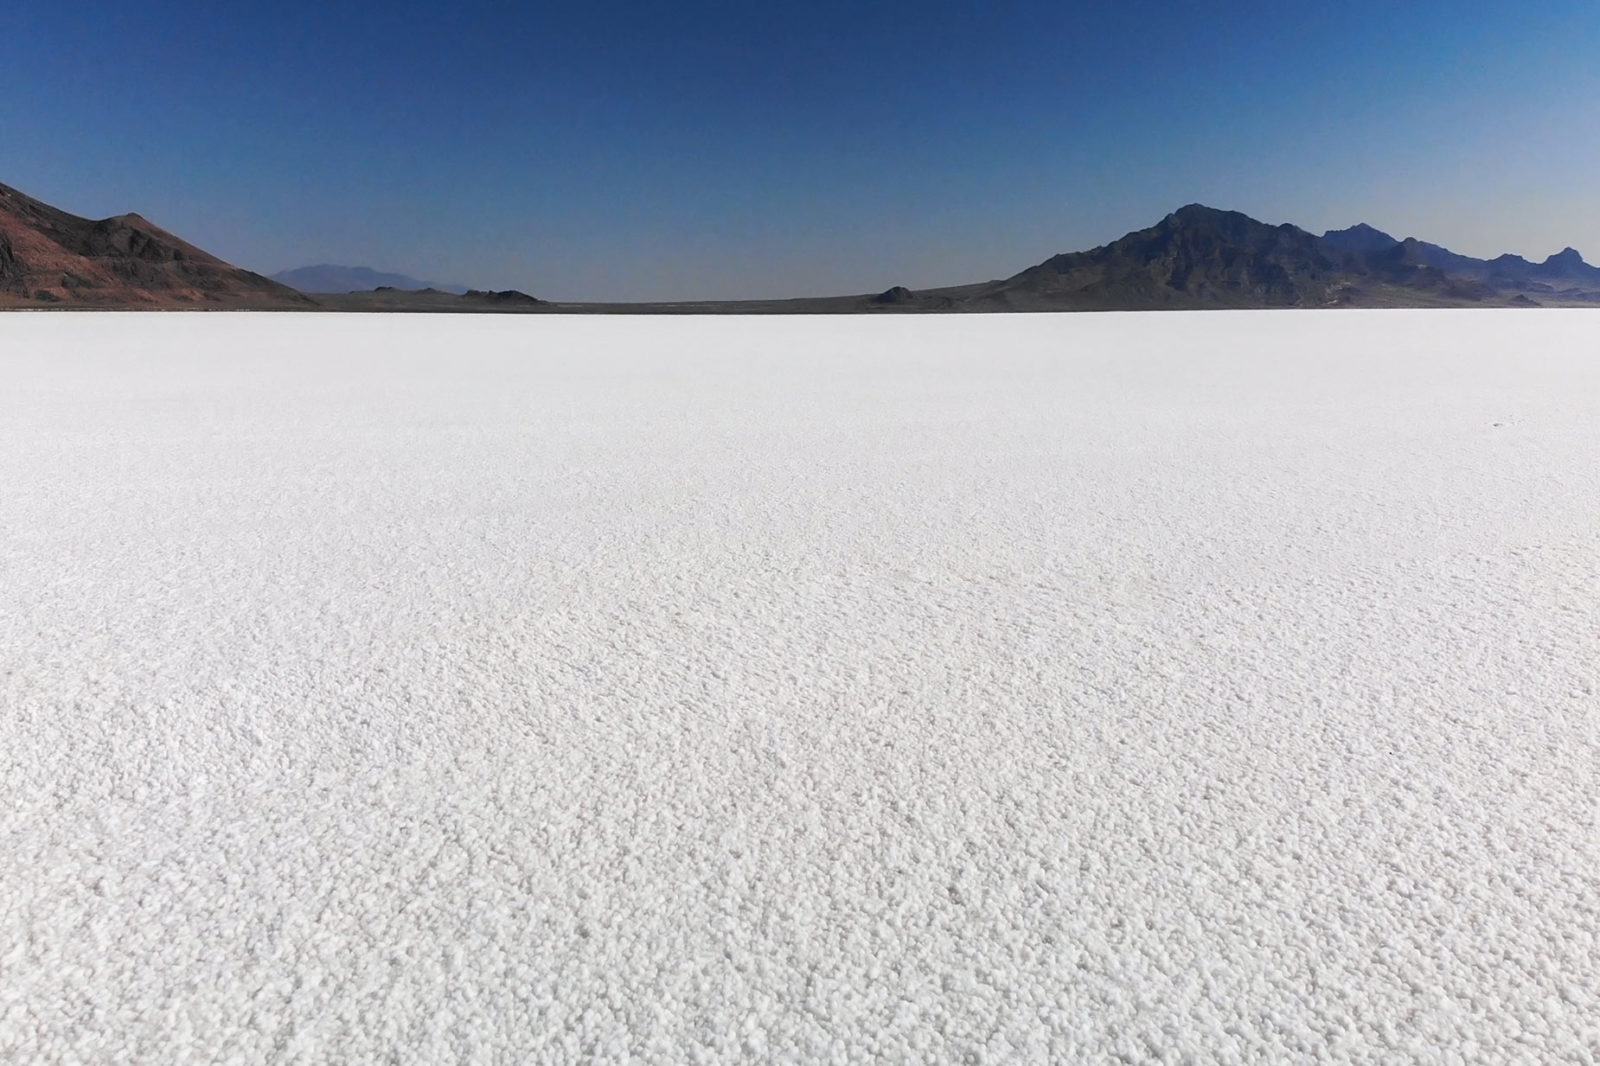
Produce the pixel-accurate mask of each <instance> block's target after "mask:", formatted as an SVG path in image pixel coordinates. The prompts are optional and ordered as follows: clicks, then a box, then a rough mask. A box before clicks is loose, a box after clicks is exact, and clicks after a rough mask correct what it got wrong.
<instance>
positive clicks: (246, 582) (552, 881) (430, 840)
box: [0, 312, 1600, 1063]
mask: <svg viewBox="0 0 1600 1066" xmlns="http://www.w3.org/2000/svg"><path fill="white" fill-rule="evenodd" d="M0 377H3V381H4V386H3V388H0V485H3V486H4V491H3V492H0V589H3V594H0V595H3V599H0V707H3V714H0V770H3V775H0V800H3V803H0V850H3V854H4V855H5V859H4V860H3V863H0V1060H4V1061H7V1062H18V1063H20V1062H82V1063H101V1062H141V1063H142V1062H151V1063H154V1062H162V1063H166V1062H179V1061H216V1062H236V1063H269V1062H270V1063H284V1062H304V1063H321V1062H330V1063H331V1062H340V1063H344V1062H377V1061H383V1062H417V1063H424V1062H426V1063H432V1062H441V1061H460V1062H485V1063H490V1062H494V1063H499V1062H506V1063H510V1062H548V1063H567V1062H587V1061H623V1060H627V1061H638V1062H662V1063H680V1062H690V1061H701V1062H735V1061H751V1062H852V1061H860V1062H866V1061H874V1062H877V1061H883V1062H897V1061H899V1062H915V1063H926V1062H958V1063H971V1062H1005V1063H1046V1062H1064V1061H1082V1062H1088V1061H1111V1060H1120V1061H1124V1062H1183V1061H1193V1062H1206V1063H1228V1062H1288V1061H1314V1060H1323V1061H1335V1062H1367V1061H1383V1062H1397V1061H1403V1062H1497V1063H1498V1062H1507V1063H1510V1062H1527V1063H1551V1062H1594V1061H1595V1060H1596V1058H1597V1057H1600V1021H1597V1019H1600V827H1597V824H1596V821H1597V819H1596V812H1597V799H1596V797H1597V796H1600V709H1597V708H1600V696H1597V689H1600V665H1597V664H1600V462H1597V456H1600V315H1596V314H1593V313H1586V312H1570V313H1564V312H1535V313H1527V312H1510V313H1499V312H1441V313H1435V312H1376V313H1364V312H1335V313H1312V312H1296V313H1287V314H1275V313H1245V314H1224V313H1213V314H1203V315H1187V314H1162V315H1082V316H1016V317H940V318H892V319H889V318H844V319H833V318H806V319H782V318H763V319H740V318H722V319H693V318H675V319H647V318H558V317H539V318H492V317H487V318H478V317H467V316H463V317H451V318H433V317H418V316H394V317H387V318H383V317H377V318H368V317H361V316H296V315H270V316H263V315H213V316H208V315H145V316H123V315H102V314H95V315H90V314H84V315H26V316H25V315H13V316H8V317H5V318H4V319H0Z"/></svg>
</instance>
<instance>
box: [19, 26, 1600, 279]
mask: <svg viewBox="0 0 1600 1066" xmlns="http://www.w3.org/2000/svg"><path fill="white" fill-rule="evenodd" d="M6 7H7V10H6V13H5V15H4V17H3V20H0V72H4V78H3V81H0V84H3V91H0V182H5V183H6V184H10V185H14V186H16V187H18V188H20V189H22V190H23V191H25V192H28V193H31V194H33V195H35V196H38V197H40V198H42V199H45V200H48V201H50V202H52V203H55V204H57V205H58V206H61V207H64V208H66V209H68V210H71V211H75V212H77V213H79V214H85V215H91V216H95V217H99V216H104V215H109V214H115V213H120V212H122V211H128V210H135V211H139V212H140V213H142V214H144V215H146V216H147V217H149V218H150V219H152V220H153V221H155V222H157V223H159V224H161V225H163V226H165V227H167V228H168V229H170V230H172V231H174V232H176V233H178V234H180V235H181V236H183V237H186V238H187V239H189V240H191V241H193V242H195V243H196V244H199V245H200V246H202V247H204V248H206V249H208V250H210V251H213V252H215V253H216V254H218V255H221V256H223V257H224V258H226V259H229V260H231V261H233V262H235V263H238V264H240V265H242V266H247V267H250V268H251V269H254V270H260V271H263V272H272V271H276V270H281V269H284V268H288V267H294V266H302V265H306V264H311V263H320V262H334V263H345V264H352V265H367V266H372V267H376V268H378V269H383V270H398V271H403V272H405V273H409V274H412V275H415V276H418V277H423V278H427V279H431V280H436V281H441V282H461V283H463V284H469V285H475V286H480V287H481V286H492V287H495V288H504V287H516V288H521V289H525V290H527V291H529V292H533V293H535V294H537V295H540V296H546V297H552V298H558V299H602V298H617V299H673V298H695V297H705V298H735V297H765V296H790V295H814V294H827V293H842V292H866V291H877V290H881V289H884V288H886V287H888V286H890V285H893V284H905V285H910V286H913V287H918V286H930V285H939V284H957V283H962V282H967V281H977V280H983V279H986V278H990V277H1000V276H1005V275H1009V274H1012V273H1014V272H1016V271H1017V270H1020V269H1022V268H1023V267H1026V266H1029V265H1031V264H1033V263H1035V262H1038V261H1040V260H1042V259H1044V258H1046V257H1048V256H1049V255H1051V254H1053V253H1055V252H1059V251H1067V250H1072V249H1077V248H1084V247H1090V246H1093V245H1096V244H1100V243H1104V242H1105V241H1107V240H1111V239H1114V238H1115V237H1117V236H1120V235H1121V234H1122V233H1124V232H1126V231H1128V230H1130V229H1136V228H1140V227H1142V226H1145V225H1148V224H1151V223H1153V222H1154V221H1156V220H1158V219H1159V218H1160V217H1162V216H1163V215H1165V214H1166V213H1167V212H1168V211H1170V210H1172V209H1174V208H1176V207H1178V206H1180V205H1182V204H1185V203H1189V202H1193V201H1200V202H1204V203H1208V204H1211V205H1213V206H1217V207H1227V208H1234V209H1238V210H1242V211H1246V212H1248V213H1250V214H1252V215H1255V216H1256V217H1258V218H1261V219H1263V220H1265V221H1269V222H1283V221H1292V222H1295V223H1297V224H1299V225H1302V226H1305V227H1306V228H1308V229H1313V230H1317V231H1320V230H1322V229H1324V228H1329V227H1338V226H1344V225H1348V224H1350V223H1352V222H1355V221H1358V220H1362V221H1367V222H1370V223H1372V224H1374V225H1376V226H1379V227H1380V228H1383V229H1387V230H1389V231H1390V232H1393V233H1395V234H1396V235H1397V236H1419V237H1423V238H1425V239H1429V240H1434V241H1438V242H1440V243H1443V244H1446V245H1449V246H1450V247H1452V248H1454V249H1456V250H1457V251H1461V252H1465V253H1468V254H1475V255H1495V254H1499V253H1501V252H1505V251H1512V252H1518V253H1521V254H1524V255H1527V256H1529V257H1530V258H1543V257H1544V256H1546V255H1549V254H1550V253H1552V252H1556V251H1559V250H1560V249H1561V248H1562V247H1563V246H1565V245H1568V244H1572V245H1575V246H1576V247H1578V248H1579V249H1580V250H1581V251H1583V252H1585V253H1586V254H1587V255H1588V256H1589V257H1590V259H1591V260H1594V259H1600V4H1597V3H1596V2H1595V0H1544V2H1541V3H1538V4H1526V5H1525V4H1504V3H1500V4H1479V3H1474V2H1455V3H1444V2H1433V0H1411V2H1397V0H1386V2H1368V0H1354V2H1346V3H1327V4H1316V5H1311V4H1286V3H1282V2H1275V3H1257V2H1241V3H1233V4H1227V5H1220V4H1219V5H1204V4H1192V3H1177V2H1170V3H1156V2H1144V3H1141V2H1124V3H1120V4H1104V3H1095V4H1072V3H1045V2H1034V0H1026V2H1022V0H1019V2H1010V3H1007V2H1003V0H1002V2H994V3H987V4H978V3H953V2H943V0H925V2H920V3H901V2H897V0H896V2H876V3H842V2H834V0H824V2H821V3H811V4H804V5H794V4H786V5H761V4H748V3H722V2H713V0H683V2H681V3H677V4H665V3H659V2H654V3H645V2H617V3H612V4H609V5H605V4H537V3H530V4H511V3H504V4H493V3H482V2H475V0H463V2H456V3H437V2H432V3H427V4H421V3H409V2H402V3H389V4H385V5H377V4H356V3H341V2H324V3H318V4H308V3H296V2H292V0H284V2H278V3H271V4H268V3H256V2H253V0H235V2H231V3H215V2H207V3H189V2H164V3H163V2H156V3H143V4H129V3H122V2H118V3H102V2H96V0H80V2H77V3H73V4H71V5H59V4H57V3H54V2H44V0H10V2H9V3H8V4H7V5H6Z"/></svg>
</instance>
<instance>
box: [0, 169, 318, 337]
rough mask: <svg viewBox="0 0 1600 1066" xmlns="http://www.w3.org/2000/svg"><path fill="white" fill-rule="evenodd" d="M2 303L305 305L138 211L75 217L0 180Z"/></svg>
mask: <svg viewBox="0 0 1600 1066" xmlns="http://www.w3.org/2000/svg"><path fill="white" fill-rule="evenodd" d="M0 306H11V307H18V306H21V307H51V306H58V307H99V308H148V309H161V308H209V309H226V308H238V309H275V308H301V309H305V308H310V307H314V306H315V304H314V303H313V302H312V301H311V300H309V299H307V298H306V297H305V296H303V295H301V294H300V293H298V292H295V291H294V290H292V289H290V288H287V287H286V286H283V285H280V284H278V283H277V282H275V281H271V280H269V279H267V278H264V277H262V276H261V275H259V274H252V273H251V272H250V271H248V270H240V269H239V268H238V267H235V266H232V265H231V264H229V263H225V262H223V261H222V260H221V259H218V258H217V257H215V256H213V255H210V254H208V253H206V252H203V251H201V250H200V249H198V248H196V247H195V246H194V245H192V244H189V243H187V242H185V241H183V240H180V239H179V238H177V237H174V236H173V235H172V234H170V233H168V232H167V231H166V230H164V229H162V228H161V227H159V226H157V225H155V224H154V223H151V222H149V221H148V220H146V219H144V218H142V217H141V216H139V215H131V214H130V215H117V216H116V217H114V218H104V219H99V220H93V219H87V218H80V217H78V216H77V215H72V214H68V213H67V212H65V211H61V210H59V209H57V208H54V207H51V206H50V205H49V204H46V203H43V202H41V201H39V200H35V199H33V198H32V197H31V196H26V195H24V194H23V193H20V192H18V191H17V190H16V189H13V188H11V187H9V186H6V185H0Z"/></svg>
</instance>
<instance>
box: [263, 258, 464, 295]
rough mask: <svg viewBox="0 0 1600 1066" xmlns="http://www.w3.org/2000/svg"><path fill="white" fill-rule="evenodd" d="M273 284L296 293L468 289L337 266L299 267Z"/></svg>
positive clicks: (276, 276) (458, 291) (276, 277)
mask: <svg viewBox="0 0 1600 1066" xmlns="http://www.w3.org/2000/svg"><path fill="white" fill-rule="evenodd" d="M271 277H272V280H273V281H276V282H278V283H279V284H282V285H287V286H289V287H290V288H291V289H295V290H296V291H299V292H303V293H307V294H308V295H313V296H314V295H316V294H317V293H345V292H372V291H373V290H375V289H399V290H401V291H410V292H417V291H421V290H424V289H432V290H434V291H436V292H448V293H454V294H455V295H457V296H460V295H464V294H465V293H466V291H467V287H466V286H465V285H440V284H438V283H436V282H431V281H418V280H417V279H416V278H413V277H408V276H406V275H405V274H386V273H384V272H382V271H378V270H373V269H372V268H371V267H348V266H334V265H333V264H331V263H321V264H318V265H317V266H307V267H297V268H295V269H294V270H284V271H281V272H279V273H277V274H273V275H271Z"/></svg>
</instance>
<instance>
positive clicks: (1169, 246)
mask: <svg viewBox="0 0 1600 1066" xmlns="http://www.w3.org/2000/svg"><path fill="white" fill-rule="evenodd" d="M313 269H315V270H329V271H345V272H347V273H344V274H341V275H338V276H339V278H340V279H341V280H339V281H337V282H336V285H337V286H344V285H345V284H347V283H349V281H350V279H351V278H355V279H356V280H355V283H356V284H361V285H364V284H366V283H367V282H369V281H377V282H380V284H377V285H374V286H372V288H371V289H369V290H366V291H352V290H348V289H347V290H346V291H344V292H342V293H333V294H319V295H317V296H315V297H313V296H308V295H305V294H303V293H300V292H296V291H295V290H294V289H292V288H290V287H288V286H286V285H283V284H280V283H279V282H277V281H273V280H271V279H268V278H264V277H262V276H260V275H259V274H252V273H250V272H249V271H246V270H240V269H238V268H237V267H234V266H231V265H229V264H228V263H225V262H223V261H222V260H220V259H217V258H216V257H214V256H211V255H208V254H207V253H205V252H203V251H201V250H200V249H198V248H196V247H194V246H193V245H190V244H187V243H185V242H184V241H182V240H180V239H179V238H177V237H175V236H173V235H172V234H170V233H168V232H166V231H165V230H163V229H161V228H159V227H157V226H155V225H153V224H151V223H150V222H148V221H146V220H145V219H143V218H141V217H140V216H138V215H119V216H117V217H116V218H108V219H102V220H99V221H92V220H89V219H85V218H79V217H77V216H76V215H71V214H68V213H66V212H64V211H60V210H58V209H56V208H53V207H50V206H49V205H48V204H44V203H41V202H40V201H38V200H34V199H32V198H31V197H28V196H24V195H23V194H22V193H19V192H17V191H16V190H15V189H11V188H8V187H6V186H3V185H0V307H4V306H8V307H19V306H21V307H52V306H54V307H96V308H111V307H120V308H130V309H141V308H143V309H163V308H194V309H224V308H286V309H302V310H326V311H367V312H391V311H422V312H446V313H450V312H476V313H524V314H549V313H566V314H584V313H591V314H723V313H738V314H779V313H781V314H851V313H869V314H903V313H917V312H930V311H1099V310H1103V311H1113V310H1115V311H1133V310H1162V309H1184V308H1255V307H1260V308H1269V307H1284V308H1289V307H1467V306H1498V307H1511V306H1530V305H1538V304H1574V305H1576V304H1587V305H1596V304H1600V267H1595V266H1592V265H1590V264H1589V263H1586V262H1584V260H1583V257H1582V256H1581V255H1579V254H1578V253H1577V252H1576V251H1575V250H1573V249H1571V248H1568V249H1566V250H1564V251H1562V252H1560V253H1558V254H1556V255H1553V256H1550V257H1549V258H1548V259H1546V260H1544V261H1543V262H1541V263H1533V262H1530V261H1528V260H1526V259H1523V258H1522V257H1520V256H1515V255H1503V256H1500V257H1498V258H1496V259H1490V260H1484V259H1474V258H1472V257H1470V256H1463V255H1458V254H1456V253H1455V252H1452V251H1450V250H1449V249H1448V248H1443V247H1440V246H1439V245H1436V244H1428V243H1426V242H1424V241H1418V240H1415V239H1410V238H1408V239H1406V240H1397V239H1396V238H1394V237H1392V236H1390V235H1389V234H1387V233H1384V232H1383V231H1381V230H1378V229H1375V228H1373V227H1372V226H1368V225H1365V224H1358V225H1355V226H1352V227H1350V228H1349V229H1344V230H1334V231H1329V232H1327V233H1324V234H1323V235H1322V236H1320V237H1318V236H1315V235H1313V234H1311V233H1308V232H1306V231H1305V230H1303V229H1300V228H1299V227H1297V226H1292V225H1287V224H1285V225H1278V226H1273V225H1268V224H1266V223H1263V222H1259V221H1257V220H1255V219H1253V218H1251V217H1249V216H1248V215H1243V214H1240V213H1239V212H1237V211H1219V210H1217V209H1215V208H1211V207H1205V206H1203V205H1201V204H1190V205H1189V206H1188V207H1184V208H1181V209H1180V210H1178V211H1175V212H1173V213H1172V214H1170V215H1168V216H1167V217H1166V218H1164V219H1162V220H1161V221H1160V222H1158V223H1157V224H1156V225H1154V226H1151V227H1150V228H1148V229H1142V230H1138V231H1135V232H1133V233H1129V234H1127V235H1126V236H1124V237H1122V238H1120V239H1119V240H1116V241H1113V242H1111V243H1110V244H1105V245H1102V246H1100V247H1098V248H1093V249H1090V250H1089V251H1086V252H1068V253H1064V254H1061V255H1056V256H1052V257H1051V258H1049V259H1047V260H1045V261H1044V262H1042V263H1040V264H1038V265H1037V266H1033V267H1029V268H1028V269H1026V270H1024V271H1022V272H1021V273H1018V274H1015V275H1013V276H1011V277H1009V278H1005V279H1003V280H999V281H988V282H981V283H979V284H975V285H962V286H955V287H952V288H943V289H923V290H912V289H908V288H906V287H904V286H900V285H896V286H894V287H893V288H890V289H887V290H885V291H883V292H880V293H877V294H866V295H860V296H837V297H826V298H819V299H798V300H761V301H719V302H710V301H708V302H699V303H669V304H611V303H588V304H574V303H549V302H546V301H544V300H539V299H536V298H535V297H532V296H529V295H528V294H526V293H522V292H517V291H515V290H510V289H508V290H504V291H500V292H490V291H480V290H473V291H469V292H463V293H459V294H457V293H450V292H444V291H441V290H440V289H439V288H437V287H430V286H426V285H423V284H422V283H421V282H417V281H415V279H412V278H408V277H405V276H404V275H387V276H386V275H380V274H377V273H376V272H371V271H366V270H365V268H347V267H320V268H313ZM294 273H296V274H300V272H294ZM323 277H324V278H325V279H326V278H328V277H330V275H323ZM297 280H298V281H299V283H301V284H304V285H307V286H308V287H318V286H320V285H323V284H327V281H326V280H324V281H310V280H306V279H305V276H304V275H303V274H301V276H300V277H299V278H298V279H297ZM385 281H393V282H397V283H398V284H382V282H385ZM407 286H416V288H415V289H410V288H407Z"/></svg>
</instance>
